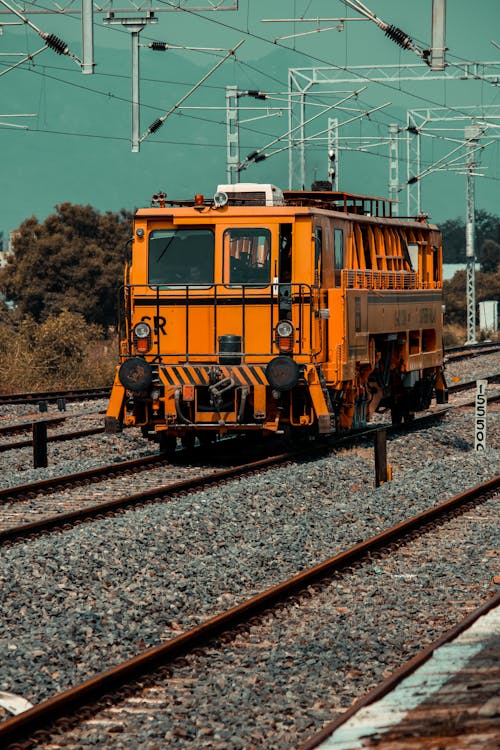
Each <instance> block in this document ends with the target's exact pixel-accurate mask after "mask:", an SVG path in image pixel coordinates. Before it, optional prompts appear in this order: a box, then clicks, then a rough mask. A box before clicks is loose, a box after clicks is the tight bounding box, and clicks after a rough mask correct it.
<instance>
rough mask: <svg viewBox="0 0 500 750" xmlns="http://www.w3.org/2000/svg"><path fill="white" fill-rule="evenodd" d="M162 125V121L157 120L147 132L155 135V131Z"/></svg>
mask: <svg viewBox="0 0 500 750" xmlns="http://www.w3.org/2000/svg"><path fill="white" fill-rule="evenodd" d="M162 125H163V120H162V119H161V118H158V119H157V120H155V121H154V123H153V124H152V125H150V126H149V132H150V133H156V131H157V130H159V129H160V128H161V126H162Z"/></svg>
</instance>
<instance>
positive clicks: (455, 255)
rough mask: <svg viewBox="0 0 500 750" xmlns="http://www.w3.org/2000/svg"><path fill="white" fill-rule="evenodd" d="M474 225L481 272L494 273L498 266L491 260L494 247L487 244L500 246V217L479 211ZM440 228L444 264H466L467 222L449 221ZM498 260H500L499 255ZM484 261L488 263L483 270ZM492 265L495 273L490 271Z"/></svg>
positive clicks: (461, 220) (459, 220)
mask: <svg viewBox="0 0 500 750" xmlns="http://www.w3.org/2000/svg"><path fill="white" fill-rule="evenodd" d="M474 224H475V227H474V228H475V231H474V243H475V251H476V256H477V257H478V259H479V262H480V263H481V270H482V271H483V272H484V273H491V272H494V270H496V266H495V265H494V263H492V260H491V252H492V247H491V246H490V245H489V244H487V243H489V242H493V243H495V244H497V245H500V217H499V216H495V215H494V214H490V213H489V212H488V211H483V210H482V209H479V210H478V211H476V216H475V220H474ZM440 228H441V232H442V233H443V257H444V262H445V263H465V259H466V258H465V222H464V221H463V219H449V220H448V221H445V222H444V223H443V224H442V225H441V227H440ZM486 256H487V258H486ZM497 258H498V260H500V257H499V256H498V255H497ZM483 259H485V263H486V266H485V268H483ZM492 265H493V266H494V270H493V271H491V270H490V269H491V267H492ZM497 266H498V263H497ZM486 268H487V269H488V270H486Z"/></svg>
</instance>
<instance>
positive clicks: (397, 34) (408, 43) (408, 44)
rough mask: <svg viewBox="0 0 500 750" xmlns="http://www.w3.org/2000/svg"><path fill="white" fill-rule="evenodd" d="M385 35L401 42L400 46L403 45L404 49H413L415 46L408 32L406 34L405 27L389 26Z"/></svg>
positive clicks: (398, 42)
mask: <svg viewBox="0 0 500 750" xmlns="http://www.w3.org/2000/svg"><path fill="white" fill-rule="evenodd" d="M385 35H386V36H388V37H389V39H392V41H393V42H396V44H399V46H400V47H403V48H404V49H412V48H413V42H412V40H411V39H410V37H409V36H408V34H405V32H404V31H403V29H400V28H399V27H398V26H392V25H391V26H388V27H387V28H386V30H385Z"/></svg>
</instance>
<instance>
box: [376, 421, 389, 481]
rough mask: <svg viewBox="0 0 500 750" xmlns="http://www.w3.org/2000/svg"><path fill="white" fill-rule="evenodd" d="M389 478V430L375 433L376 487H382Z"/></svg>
mask: <svg viewBox="0 0 500 750" xmlns="http://www.w3.org/2000/svg"><path fill="white" fill-rule="evenodd" d="M388 479H389V474H388V471H387V431H386V430H378V431H377V432H376V433H375V487H380V485H381V484H385V483H386V482H387V480H388Z"/></svg>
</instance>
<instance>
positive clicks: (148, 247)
mask: <svg viewBox="0 0 500 750" xmlns="http://www.w3.org/2000/svg"><path fill="white" fill-rule="evenodd" d="M245 187H246V189H245V190H242V189H241V187H240V186H237V185H236V186H232V188H231V189H232V191H233V192H232V193H231V194H230V195H229V199H228V200H226V202H225V203H224V204H223V205H221V203H220V199H219V202H217V201H215V202H209V201H204V199H203V198H201V201H200V197H198V198H197V199H195V201H194V202H192V203H191V204H189V205H186V203H187V202H177V203H176V202H172V203H171V204H168V205H167V203H166V201H160V206H159V207H156V208H148V209H140V210H139V211H138V212H137V214H136V217H135V221H134V235H133V247H132V258H131V263H130V264H129V266H128V267H127V269H126V272H125V284H124V294H123V300H124V319H123V322H122V328H121V330H122V336H121V345H120V365H119V368H118V371H117V376H116V379H115V385H114V387H113V392H112V395H111V399H110V404H109V407H108V412H107V417H106V429H107V430H108V431H116V430H119V429H121V427H122V425H136V426H141V427H142V428H143V432H144V433H145V434H147V435H148V436H149V437H156V438H157V439H160V442H163V443H165V441H166V440H170V442H172V441H174V440H175V438H176V437H181V438H182V439H184V440H186V441H187V442H189V441H190V440H192V439H193V436H194V435H196V436H198V437H200V439H203V438H204V437H207V439H210V438H211V437H213V435H215V434H224V433H226V432H231V431H233V432H251V431H261V432H263V433H273V432H276V431H290V432H292V433H293V432H294V431H295V432H302V433H303V432H306V433H307V432H308V433H310V434H329V433H331V432H333V431H335V430H346V429H350V428H352V427H356V426H359V425H361V424H364V423H365V422H366V420H368V419H370V418H371V416H372V415H373V413H374V412H375V411H376V410H380V409H382V408H390V409H391V410H392V412H393V418H394V419H395V420H399V419H401V418H406V417H408V418H410V417H411V415H412V413H413V412H414V411H415V410H418V409H422V408H426V407H427V406H428V404H429V403H430V400H431V398H432V397H433V396H437V398H438V400H439V401H445V400H446V396H447V391H446V383H445V380H444V375H443V350H442V300H441V284H442V276H441V263H442V249H441V238H440V233H439V231H438V230H437V228H436V227H434V226H432V225H429V224H426V223H425V222H424V221H419V220H415V219H409V220H404V219H397V218H394V217H391V215H390V204H389V203H388V202H387V201H383V200H382V199H374V198H366V197H362V196H351V195H347V194H344V193H333V192H322V193H317V192H312V193H306V192H290V193H285V194H284V196H283V194H280V192H279V191H276V189H274V188H273V190H274V191H275V193H273V195H275V194H278V200H277V201H276V204H275V205H269V203H267V205H266V204H265V203H264V201H263V199H262V197H256V196H261V195H263V194H264V190H260V186H253V191H252V190H249V189H248V186H245ZM251 187H252V186H251ZM268 187H269V186H267V188H268ZM238 190H239V192H238ZM268 192H269V190H268ZM217 195H218V196H220V195H221V193H220V192H219V193H218V194H217ZM222 195H223V194H222ZM196 201H197V202H196ZM251 201H254V203H251ZM249 202H250V205H249ZM179 203H180V204H181V205H179Z"/></svg>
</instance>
